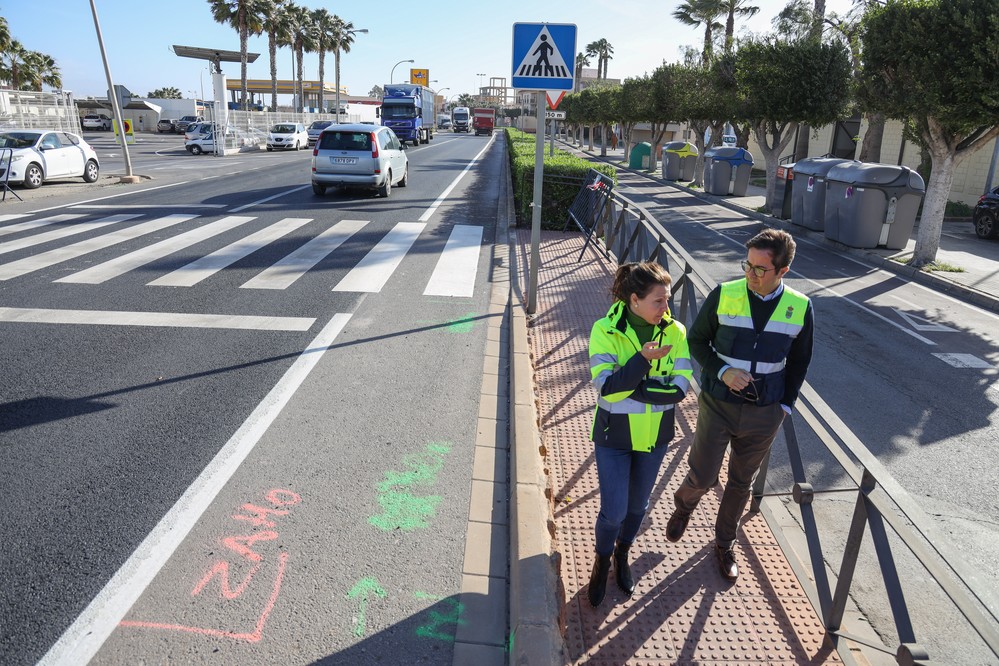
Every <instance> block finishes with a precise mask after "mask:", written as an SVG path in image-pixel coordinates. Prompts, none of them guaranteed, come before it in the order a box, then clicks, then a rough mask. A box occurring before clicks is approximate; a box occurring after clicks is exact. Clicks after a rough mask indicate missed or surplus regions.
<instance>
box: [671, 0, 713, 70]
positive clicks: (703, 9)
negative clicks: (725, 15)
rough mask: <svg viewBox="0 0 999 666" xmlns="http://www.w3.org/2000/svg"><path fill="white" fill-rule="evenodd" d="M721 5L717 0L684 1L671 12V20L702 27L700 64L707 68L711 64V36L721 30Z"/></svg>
mask: <svg viewBox="0 0 999 666" xmlns="http://www.w3.org/2000/svg"><path fill="white" fill-rule="evenodd" d="M721 13H722V9H721V5H720V4H719V2H718V1H717V0H684V2H681V3H680V4H679V5H678V6H677V8H676V9H674V10H673V18H675V19H676V20H677V21H679V22H680V23H682V24H684V25H689V26H692V27H695V28H696V27H698V26H701V25H703V26H704V49H703V50H702V51H701V64H703V65H704V66H705V67H707V65H708V63H709V62H711V54H712V43H713V41H714V40H713V38H712V35H713V33H714V31H715V30H718V29H721V27H722V24H721V23H719V22H718V17H719V16H721Z"/></svg>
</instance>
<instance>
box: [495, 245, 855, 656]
mask: <svg viewBox="0 0 999 666" xmlns="http://www.w3.org/2000/svg"><path fill="white" fill-rule="evenodd" d="M517 233H518V243H519V246H518V247H519V253H518V256H517V258H516V261H517V265H516V266H513V267H512V268H513V270H517V271H520V275H522V276H526V275H527V272H528V265H529V256H530V232H529V231H528V230H518V232H517ZM582 245H583V239H582V237H581V236H580V235H579V234H562V233H557V232H545V233H543V234H542V240H541V264H540V270H539V278H538V283H539V289H538V300H537V304H538V306H537V313H536V314H535V315H534V316H533V317H531V318H530V325H529V326H530V327H529V329H528V333H529V339H530V346H531V351H532V353H533V358H534V372H535V383H536V386H537V389H538V393H539V396H540V403H539V405H538V413H539V417H540V420H541V426H540V430H541V438H542V443H543V445H544V447H545V449H546V451H547V459H546V461H545V462H546V468H547V469H548V470H549V471H550V474H551V479H552V486H553V488H554V493H555V508H554V512H555V524H556V535H555V547H556V548H557V550H558V551H559V552H560V553H561V556H562V572H561V579H562V584H563V586H564V588H565V603H566V606H565V621H566V632H565V641H566V646H567V648H568V651H569V655H570V658H571V659H572V661H573V663H580V664H581V663H586V664H601V665H607V666H612V665H613V666H620V665H622V664H646V665H650V666H651V665H654V664H697V665H698V666H706V665H708V664H728V665H732V664H739V665H740V666H741V665H748V664H826V663H832V664H837V663H842V662H841V661H840V659H839V657H838V655H837V654H836V652H835V650H833V649H832V648H831V647H828V646H827V645H826V644H825V642H824V631H823V629H822V624H821V623H820V622H819V620H818V618H817V616H816V614H815V612H814V610H813V609H812V606H811V605H810V603H809V601H808V599H807V598H806V596H805V593H804V591H803V590H802V589H801V586H800V585H799V584H798V581H797V579H796V578H795V575H794V573H793V572H792V570H791V567H790V566H789V565H788V563H787V560H786V559H785V557H784V555H783V553H782V552H781V550H780V547H779V546H778V545H777V541H776V539H775V538H774V536H773V534H772V533H771V531H770V529H769V527H768V526H767V525H766V523H765V522H764V520H763V518H762V516H760V515H759V514H752V515H751V516H749V517H747V519H746V520H745V521H744V523H743V526H742V528H741V529H740V535H739V542H740V544H741V545H740V546H739V547H738V548H737V550H738V557H739V569H740V572H741V575H740V577H739V580H738V581H737V582H736V583H729V582H727V581H725V580H724V579H723V578H722V577H721V575H720V574H719V572H718V567H717V564H716V560H715V556H714V552H713V547H714V546H713V538H714V529H713V521H714V516H715V512H716V511H717V509H718V501H719V498H720V493H718V492H709V493H708V494H707V495H706V496H705V497H704V500H703V501H702V502H701V504H700V506H699V507H698V509H697V511H696V512H695V513H694V515H693V518H692V520H691V523H690V526H689V528H688V529H687V533H686V535H685V536H684V539H683V541H682V542H680V543H676V544H674V543H670V542H669V541H667V540H666V521H667V520H668V519H669V516H670V513H671V512H672V508H673V501H672V496H673V491H674V490H675V489H676V487H677V486H678V485H679V483H680V481H681V480H682V479H683V478H684V476H685V475H686V473H687V463H686V452H687V447H688V446H689V445H690V441H691V432H692V430H693V427H694V425H695V423H696V419H697V403H696V400H695V398H694V396H692V395H690V396H688V397H687V399H686V400H684V401H683V402H682V403H681V404H680V405H678V410H677V439H676V440H675V441H674V442H673V443H672V444H670V451H669V453H668V454H667V456H666V460H665V462H664V465H663V471H662V476H661V477H660V479H659V481H658V483H657V485H656V487H655V488H654V490H653V492H652V506H651V507H650V509H649V516H648V517H647V518H646V521H645V524H644V525H643V530H642V532H641V533H640V534H639V536H638V539H637V540H636V542H635V545H634V546H633V547H632V551H631V552H632V571H633V572H634V574H635V576H636V578H637V579H638V580H637V587H636V589H635V593H634V595H633V596H632V597H631V598H630V599H628V598H627V597H625V596H624V595H623V594H622V593H621V592H620V590H618V589H617V587H616V585H615V584H614V582H613V572H612V573H611V581H610V582H609V584H608V588H607V589H608V592H607V597H606V598H605V599H604V602H603V603H602V604H601V605H600V607H599V608H596V609H594V608H592V607H591V606H590V605H589V602H588V601H587V600H586V590H585V587H586V583H587V580H588V579H589V572H590V569H591V567H592V565H593V545H594V542H593V524H594V521H595V520H596V515H597V512H598V511H599V496H598V492H597V472H596V467H595V465H594V462H593V453H592V450H593V444H592V443H591V442H590V441H589V429H590V423H591V419H592V415H593V405H594V403H595V400H596V395H595V393H594V391H593V387H592V385H591V384H590V383H589V379H590V373H589V359H588V355H587V344H588V339H589V331H590V327H591V325H592V324H593V322H594V321H596V320H597V319H598V318H600V317H601V316H603V315H604V314H606V312H607V308H608V307H609V305H610V295H609V289H610V285H611V281H612V278H613V271H614V268H615V267H614V266H613V265H611V264H610V263H609V262H607V261H606V260H604V259H603V258H602V257H600V256H598V255H597V254H596V253H595V252H591V251H587V253H586V256H584V258H583V260H582V261H580V262H578V263H577V261H576V259H577V257H578V256H579V253H580V250H581V249H582ZM522 284H524V285H526V284H527V280H526V279H524V280H522ZM525 300H526V299H525Z"/></svg>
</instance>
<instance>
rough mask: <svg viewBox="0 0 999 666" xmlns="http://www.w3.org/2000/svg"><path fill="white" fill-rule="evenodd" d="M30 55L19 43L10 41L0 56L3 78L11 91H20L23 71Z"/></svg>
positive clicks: (13, 40)
mask: <svg viewBox="0 0 999 666" xmlns="http://www.w3.org/2000/svg"><path fill="white" fill-rule="evenodd" d="M30 53H31V52H30V51H28V50H27V49H26V48H24V46H22V45H21V42H19V41H17V40H16V39H11V40H10V42H9V43H8V44H7V48H6V49H4V51H3V53H2V54H0V56H2V58H3V61H4V64H3V77H4V78H6V79H7V80H8V81H9V82H10V87H11V89H13V90H20V89H21V81H22V80H23V79H24V73H23V70H24V67H25V65H26V60H27V58H28V56H29V54H30Z"/></svg>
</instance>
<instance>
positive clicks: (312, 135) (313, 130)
mask: <svg viewBox="0 0 999 666" xmlns="http://www.w3.org/2000/svg"><path fill="white" fill-rule="evenodd" d="M332 124H333V121H332V120H317V121H315V122H314V123H312V124H311V125H309V129H308V130H306V131H307V132H308V133H309V145H310V146H311V145H313V144H314V143H315V142H316V139H318V138H319V135H320V134H322V132H323V130H324V129H326V128H327V127H329V126H330V125H332Z"/></svg>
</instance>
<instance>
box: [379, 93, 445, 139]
mask: <svg viewBox="0 0 999 666" xmlns="http://www.w3.org/2000/svg"><path fill="white" fill-rule="evenodd" d="M383 90H384V91H385V93H384V95H383V96H382V108H381V116H382V125H383V126H384V127H390V128H391V129H392V131H393V132H395V135H396V136H397V137H398V139H399V141H402V142H403V143H405V142H406V141H411V142H412V143H413V145H414V146H415V145H417V144H420V143H429V142H430V141H431V139H433V138H434V97H433V93H431V92H430V90H429V89H428V88H424V87H423V86H421V85H417V84H412V83H394V84H393V83H387V84H385V86H383Z"/></svg>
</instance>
